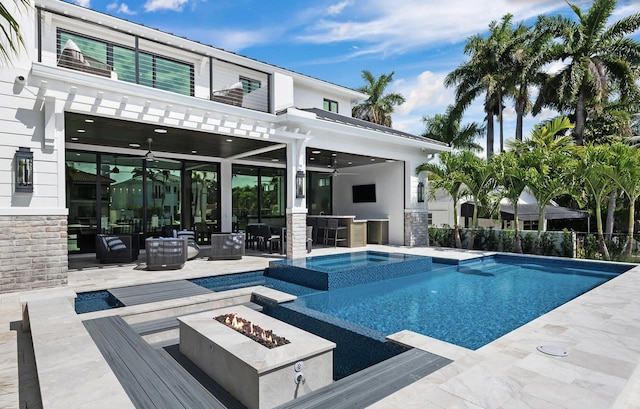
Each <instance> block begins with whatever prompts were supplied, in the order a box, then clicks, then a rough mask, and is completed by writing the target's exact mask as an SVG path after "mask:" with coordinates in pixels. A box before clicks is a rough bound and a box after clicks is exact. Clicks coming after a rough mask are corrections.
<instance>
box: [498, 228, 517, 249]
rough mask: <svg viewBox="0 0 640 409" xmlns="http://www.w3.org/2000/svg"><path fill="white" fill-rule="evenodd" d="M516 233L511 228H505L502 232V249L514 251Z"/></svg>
mask: <svg viewBox="0 0 640 409" xmlns="http://www.w3.org/2000/svg"><path fill="white" fill-rule="evenodd" d="M514 238H515V233H514V232H513V230H511V229H504V230H502V231H501V232H500V242H501V244H502V251H504V252H506V253H510V252H512V251H513V245H514V242H513V241H514Z"/></svg>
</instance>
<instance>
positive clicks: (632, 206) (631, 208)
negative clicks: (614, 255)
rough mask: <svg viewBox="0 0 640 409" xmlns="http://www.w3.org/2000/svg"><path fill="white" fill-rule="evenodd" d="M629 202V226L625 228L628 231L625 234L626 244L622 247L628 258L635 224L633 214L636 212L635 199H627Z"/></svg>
mask: <svg viewBox="0 0 640 409" xmlns="http://www.w3.org/2000/svg"><path fill="white" fill-rule="evenodd" d="M629 202H631V203H630V204H629V225H628V226H627V228H628V229H629V230H628V232H627V242H626V243H625V245H624V247H625V250H626V252H627V255H628V256H630V255H631V250H632V248H633V225H634V224H635V217H634V214H635V210H636V201H635V199H633V198H631V197H630V198H629Z"/></svg>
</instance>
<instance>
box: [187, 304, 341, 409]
mask: <svg viewBox="0 0 640 409" xmlns="http://www.w3.org/2000/svg"><path fill="white" fill-rule="evenodd" d="M219 318H220V320H222V321H223V322H220V321H219ZM234 318H235V321H236V326H237V327H242V328H243V329H244V328H245V327H247V328H249V329H250V327H251V326H252V327H253V329H254V331H253V332H256V328H257V327H260V329H261V330H262V329H265V328H266V329H268V330H263V331H264V332H265V333H266V334H270V335H271V338H272V340H273V338H276V337H277V338H281V340H280V341H278V342H279V343H280V345H279V346H276V347H273V348H269V347H267V346H265V345H263V342H264V341H255V340H254V339H253V337H249V335H246V334H244V333H241V332H239V331H238V330H236V329H233V328H231V327H229V326H227V325H226V324H225V323H224V321H226V320H227V319H228V320H229V321H230V322H231V323H233V321H234ZM179 321H180V352H181V353H182V354H183V355H185V356H186V357H187V358H189V359H190V360H191V361H192V362H193V363H194V364H196V365H197V366H198V367H199V368H200V369H202V370H203V371H204V372H205V373H206V374H207V375H209V376H210V377H211V378H212V379H213V380H214V381H216V382H217V383H218V384H219V385H221V386H222V387H223V388H225V389H226V390H227V391H228V392H229V393H230V394H231V395H232V396H234V397H235V398H236V399H238V400H239V401H240V402H241V403H242V404H244V405H245V406H246V407H247V408H249V409H262V408H272V407H275V406H278V405H280V404H283V403H285V402H288V401H290V400H292V399H295V398H297V397H299V396H302V395H304V394H307V393H309V392H311V391H314V390H316V389H319V388H321V387H323V386H326V385H329V384H331V383H332V382H333V349H334V348H335V344H334V343H333V342H330V341H327V340H325V339H323V338H320V337H318V336H315V335H313V334H310V333H308V332H305V331H303V330H301V329H299V328H296V327H294V326H291V325H289V324H287V323H284V322H282V321H279V320H276V319H275V318H271V317H269V316H267V315H265V314H262V313H260V312H257V311H254V310H252V309H250V308H247V307H244V306H235V307H227V308H222V309H219V310H215V311H209V312H203V313H199V314H193V315H188V316H185V317H180V318H179ZM248 332H251V331H248ZM273 334H277V335H276V336H275V337H274V335H273ZM267 338H268V336H267ZM282 339H284V341H283V340H282ZM285 341H287V342H285Z"/></svg>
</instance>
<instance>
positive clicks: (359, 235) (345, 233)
mask: <svg viewBox="0 0 640 409" xmlns="http://www.w3.org/2000/svg"><path fill="white" fill-rule="evenodd" d="M307 218H317V219H320V218H324V219H336V220H338V225H339V226H345V227H346V229H345V230H342V231H339V233H338V234H339V236H338V237H339V238H341V239H345V240H343V241H340V242H338V245H339V246H342V247H363V246H366V245H367V221H366V220H356V216H338V215H309V216H307ZM314 234H315V232H314Z"/></svg>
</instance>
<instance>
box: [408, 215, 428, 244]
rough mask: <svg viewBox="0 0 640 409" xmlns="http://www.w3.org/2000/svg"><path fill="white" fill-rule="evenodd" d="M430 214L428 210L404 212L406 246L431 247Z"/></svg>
mask: <svg viewBox="0 0 640 409" xmlns="http://www.w3.org/2000/svg"><path fill="white" fill-rule="evenodd" d="M428 219H429V213H428V211H427V210H413V209H409V210H405V211H404V245H405V246H412V247H413V246H418V247H420V246H428V245H429V224H428Z"/></svg>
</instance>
